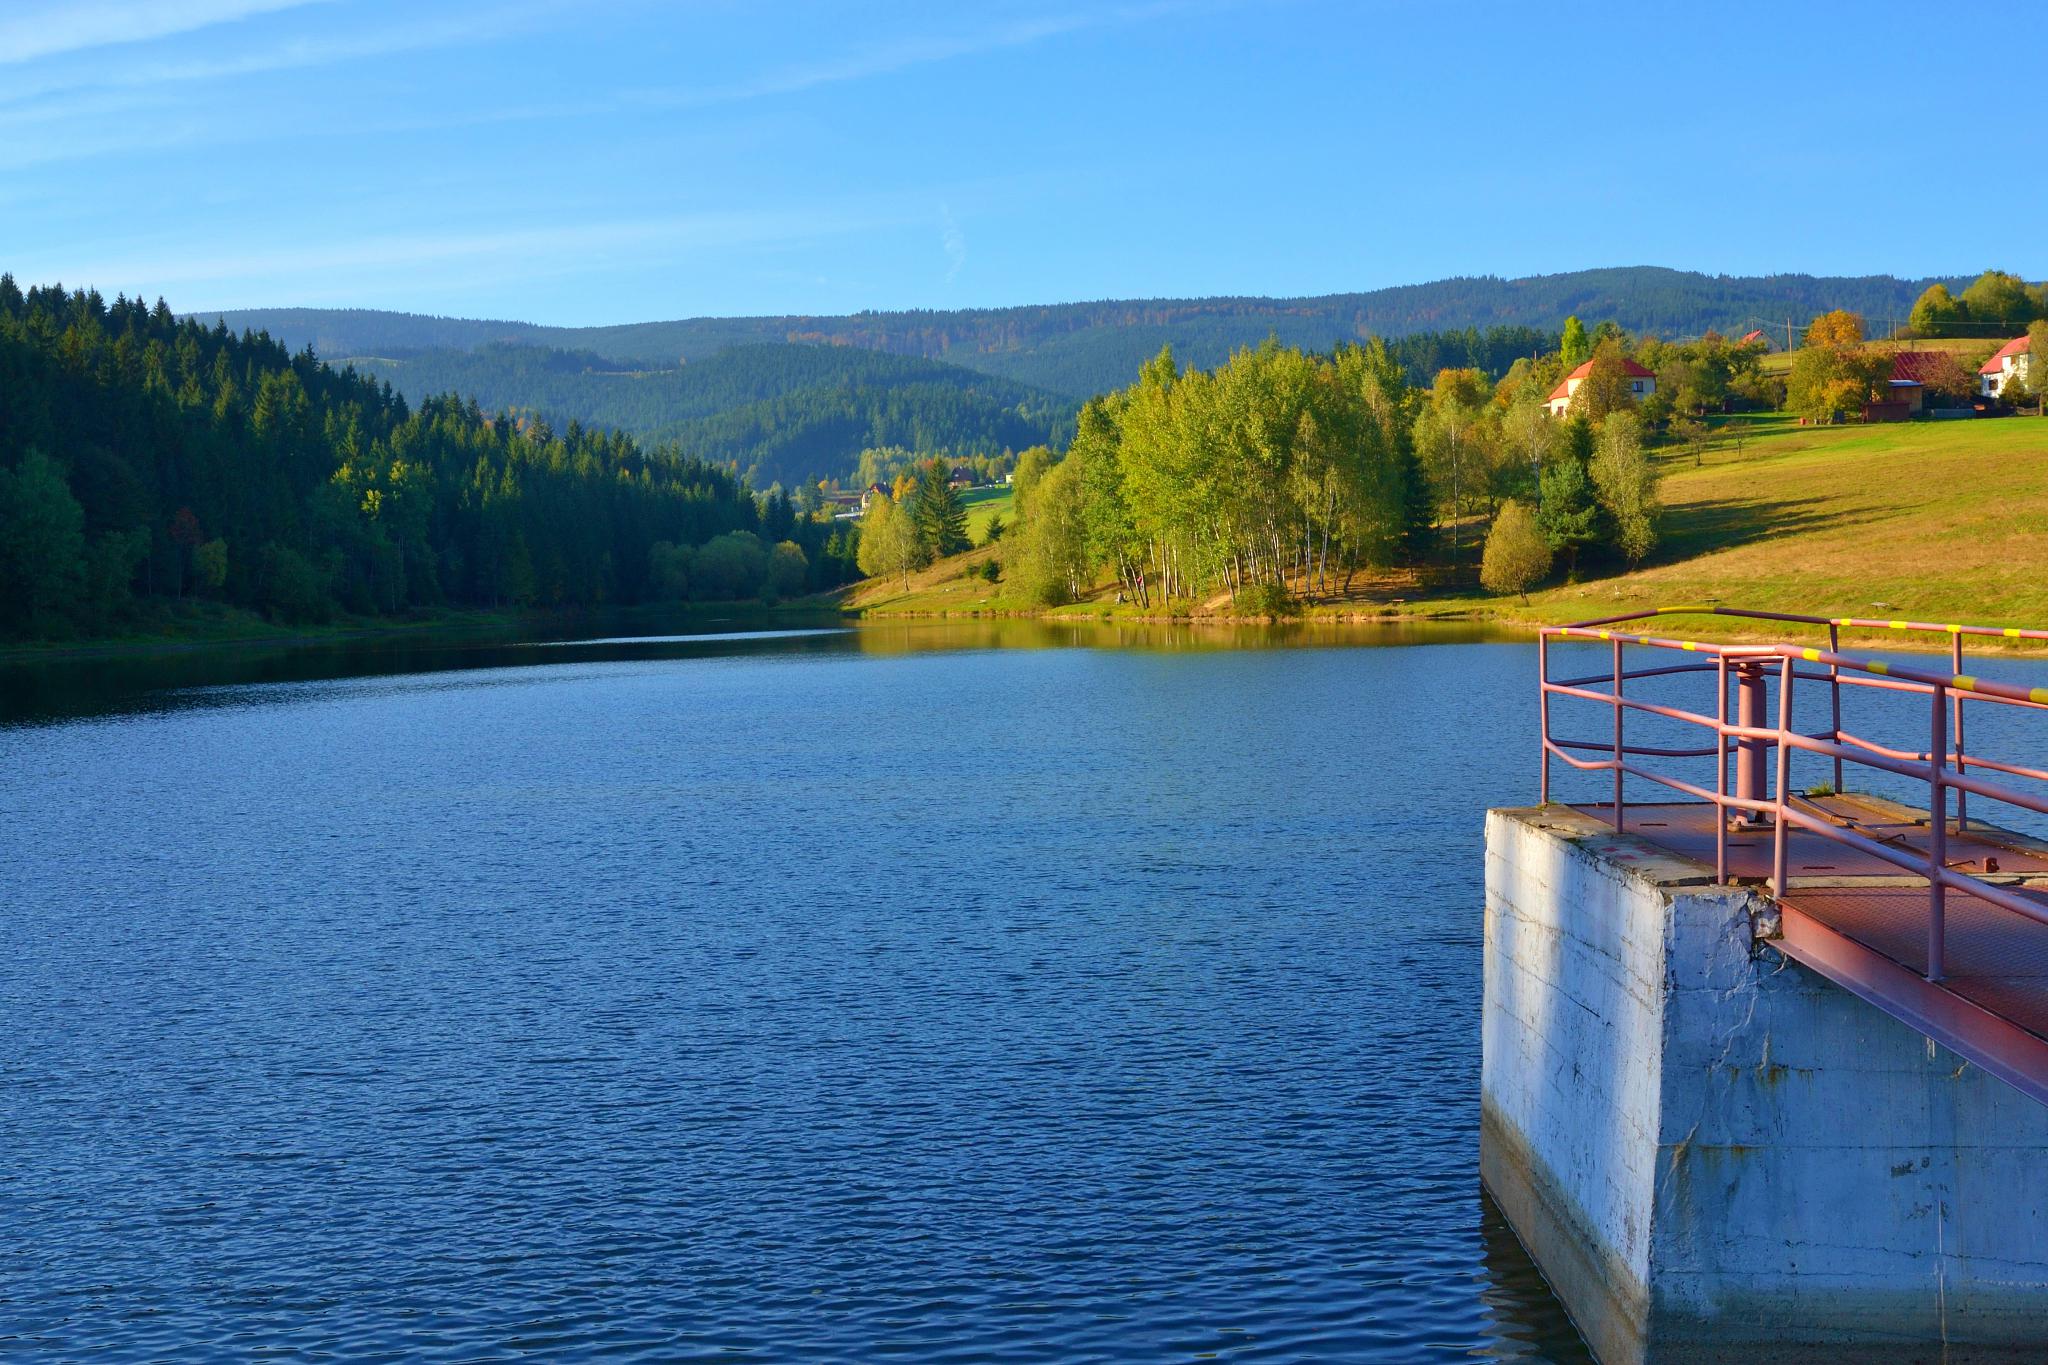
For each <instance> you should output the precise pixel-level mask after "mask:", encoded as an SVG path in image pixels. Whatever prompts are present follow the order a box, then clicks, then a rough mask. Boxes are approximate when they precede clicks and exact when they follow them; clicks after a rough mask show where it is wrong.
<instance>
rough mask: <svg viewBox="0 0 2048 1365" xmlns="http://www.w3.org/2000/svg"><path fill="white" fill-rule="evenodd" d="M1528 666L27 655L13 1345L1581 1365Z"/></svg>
mask: <svg viewBox="0 0 2048 1365" xmlns="http://www.w3.org/2000/svg"><path fill="white" fill-rule="evenodd" d="M1533 671H1534V654H1533V649H1532V648H1531V647H1530V646H1528V645H1526V644H1519V643H1510V642H1499V641H1491V640H1487V639H1484V638H1481V637H1478V636H1476V635H1471V634H1465V635H1458V634H1451V633H1431V632H1428V631H1426V630H1420V629H1415V630H1410V631H1408V632H1406V633H1389V632H1371V631H1367V630H1364V629H1351V630H1345V631H1337V630H1331V631H1328V632H1324V633H1320V634H1318V633H1313V632H1305V631H1299V630H1296V631H1288V630H1260V629H1249V628H1248V629H1241V630H1236V631H1228V632H1215V633H1208V634H1199V633H1195V632H1192V631H1188V630H1174V629H1169V628H1148V627H1121V628H1109V627H1103V628H1091V627H1050V626H1043V625H1038V624H1034V623H1005V624H1000V625H998V624H993V623H983V624H978V625H939V624H930V625H915V624H913V625H893V626H888V625H884V626H874V627H863V628H860V629H855V630H844V629H830V630H822V631H817V632H801V631H800V632H780V633H774V634H767V635H762V634H754V633H750V632H746V631H745V630H744V629H743V623H741V624H740V625H736V626H735V627H734V629H733V630H732V631H730V632H727V633H726V635H725V637H724V638H715V639H702V638H668V639H660V640H651V641H650V640H621V639H612V640H603V641H595V642H592V641H584V642H569V643H516V642H503V641H501V642H492V643H488V644H471V645H467V646H463V645H430V644H417V643H414V644H405V645H392V644H359V645H350V646H337V647H329V648H321V649H295V650H268V651H225V652H222V651H214V652H195V653H191V654H183V655H174V656H168V657H162V658H150V659H142V660H132V659H130V660H122V661H119V662H115V661H109V660H97V661H95V660H85V661H72V662H50V663H42V664H35V665H18V666H14V667H11V668H8V669H4V670H0V708H4V709H0V716H4V719H5V723H4V725H0V816H4V820H5V827H6V831H7V832H6V835H5V841H4V850H0V852H4V860H0V902H4V904H5V905H6V907H7V922H8V926H9V930H10V932H9V935H8V937H9V946H8V952H7V953H6V954H5V955H4V957H0V1015H4V1023H5V1027H4V1028H0V1074H4V1083H5V1091H6V1103H5V1105H4V1106H0V1153H4V1157H0V1162H4V1166H0V1226H4V1227H5V1228H6V1229H7V1232H6V1235H5V1237H4V1239H0V1350H5V1351H7V1352H9V1353H18V1354H22V1355H26V1356H29V1357H37V1356H47V1357H48V1358H53V1359H54V1358H90V1359H94V1360H143V1359H159V1358H164V1357H167V1356H175V1357H179V1358H186V1359H190V1358H203V1357H208V1356H213V1357H244V1356H251V1355H256V1354H262V1353H276V1354H282V1355H286V1356H291V1357H312V1356H316V1355H317V1356H326V1357H332V1358H339V1359H355V1358H377V1357H386V1358H388V1357H392V1356H405V1357H413V1358H422V1359H448V1360H458V1359H459V1360H487V1359H505V1358H511V1357H515V1356H526V1357H528V1358H535V1359H545V1360H576V1359H597V1358H626V1359H645V1360H657V1359H662V1360H666V1359H679V1358H695V1357H699V1356H703V1357H709V1356H725V1355H739V1356H742V1357H744V1358H749V1359H758V1360H783V1361H848V1362H854V1361H862V1362H865V1361H875V1360H884V1359H892V1358H893V1359H903V1360H945V1361H974V1360H1004V1361H1036V1360H1044V1361H1069V1360H1132V1359H1160V1360H1173V1359H1223V1360H1310V1359H1318V1360H1359V1359H1369V1360H1430V1359H1441V1360H1450V1359H1461V1358H1467V1357H1473V1356H1477V1357H1482V1358H1488V1359H1496V1360H1510V1361H1539V1360H1541V1361H1578V1360H1584V1359H1585V1358H1586V1357H1585V1356H1584V1354H1583V1351H1582V1348H1581V1347H1580V1346H1579V1344H1578V1341H1577V1338H1576V1336H1575V1335H1574V1334H1573V1332H1572V1330H1571V1327H1570V1325H1569V1323H1568V1322H1566V1321H1565V1319H1564V1318H1563V1316H1562V1314H1561V1313H1560V1311H1559V1309H1558V1308H1557V1306H1556V1304H1555V1302H1554V1300H1552V1298H1551V1297H1550V1296H1549V1294H1548V1292H1547V1291H1546V1290H1545V1288H1544V1286H1543V1284H1542V1282H1541V1280H1540V1279H1539V1278H1538V1277H1537V1276H1536V1275H1535V1273H1534V1271H1533V1269H1532V1268H1531V1266H1530V1264H1529V1263H1528V1261H1527V1260H1526V1258H1525V1257H1524V1256H1523V1255H1522V1254H1521V1252H1520V1251H1519V1249H1518V1248H1517V1247H1516V1245H1515V1243H1514V1241H1513V1239H1512V1237H1511V1236H1510V1235H1509V1234H1508V1233H1507V1231H1506V1228H1505V1225H1504V1224H1503V1223H1502V1221H1501V1220H1500V1218H1499V1216H1498V1215H1497V1214H1496V1213H1494V1212H1493V1211H1492V1210H1491V1208H1490V1207H1489V1206H1488V1205H1487V1204H1486V1202H1485V1201H1484V1200H1483V1198H1482V1195H1481V1193H1480V1188H1479V1181H1478V1173H1477V1153H1478V1117H1479V1115H1478V1074H1479V1035H1478V1014H1479V1002H1480V909H1481V885H1482V875H1483V868H1482V863H1481V816H1482V812H1483V811H1484V809H1485V808H1486V807H1487V806H1488V805H1490V804H1501V803H1524V802H1527V801H1530V800H1533V799H1534V796H1535V760H1534V740H1533V734H1532V728H1533V724H1534V710H1535V708H1534V698H1533V688H1532V687H1531V686H1530V682H1531V677H1532V674H1533Z"/></svg>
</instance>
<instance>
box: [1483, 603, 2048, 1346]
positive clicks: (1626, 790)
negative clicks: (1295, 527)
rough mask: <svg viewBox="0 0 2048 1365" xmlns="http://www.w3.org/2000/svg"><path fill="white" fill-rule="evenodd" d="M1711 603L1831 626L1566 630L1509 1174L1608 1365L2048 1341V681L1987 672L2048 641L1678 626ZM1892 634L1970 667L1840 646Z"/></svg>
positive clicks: (1486, 1110) (1490, 984) (1491, 1082)
mask: <svg viewBox="0 0 2048 1365" xmlns="http://www.w3.org/2000/svg"><path fill="white" fill-rule="evenodd" d="M1691 613H1704V614H1713V615H1717V616H1732V617H1739V618H1743V619H1744V620H1745V622H1746V623H1748V622H1768V623H1770V628H1771V629H1772V630H1774V631H1778V630H1785V628H1787V627H1791V628H1795V629H1798V630H1803V631H1807V632H1809V633H1814V634H1817V633H1818V632H1820V631H1822V630H1825V631H1826V633H1827V637H1828V643H1827V646H1826V647H1819V646H1817V645H1806V644H1803V643H1770V644H1738V645H1717V644H1708V643H1704V642H1700V641H1694V640H1689V639H1682V638H1667V637H1662V636H1656V635H1648V634H1637V633H1632V632H1626V631H1622V630H1618V629H1615V627H1616V626H1618V625H1621V624H1623V623H1624V622H1629V621H1633V620H1634V619H1635V618H1632V617H1631V618H1618V619H1616V620H1611V621H1595V622H1589V623H1586V624H1585V625H1581V626H1572V627H1556V628H1550V629H1547V630H1546V631H1545V632H1544V636H1543V640H1542V644H1541V646H1540V648H1539V668H1540V671H1541V679H1540V682H1539V696H1540V712H1541V717H1542V732H1543V733H1542V737H1541V746H1540V752H1541V763H1542V773H1541V777H1540V784H1539V793H1538V794H1539V801H1538V803H1537V804H1535V805H1533V806H1529V807H1525V808H1519V809H1499V810H1494V811H1491V812H1489V813H1488V816H1487V825H1486V841H1487V852H1486V909H1485V948H1484V957H1485V991H1484V1006H1483V1015H1482V1019H1483V1022H1482V1030H1483V1040H1482V1043H1483V1046H1482V1050H1483V1064H1482V1080H1481V1087H1482V1132H1481V1177H1482V1180H1483V1182H1484V1184H1485V1185H1486V1188H1487V1189H1488V1191H1489V1193H1490V1194H1491V1195H1492V1197H1493V1199H1494V1200H1495V1202H1496V1203H1497V1204H1498V1205H1499V1206H1500V1208H1501V1210H1502V1211H1503V1213H1504V1214H1505V1215H1506V1217H1507V1219H1508V1221H1509V1223H1510V1224H1511V1225H1512V1226H1513V1228H1514V1229H1515V1232H1516V1235H1517V1236H1518V1237H1519V1238H1520V1239H1521V1240H1522V1242H1523V1244H1524V1246H1525V1247H1526V1248H1527V1249H1528V1250H1529V1251H1530V1253H1531V1255H1532V1256H1533V1258H1534V1259H1535V1260H1536V1262H1537V1263H1538V1265H1539V1266H1540V1267H1541V1269H1542V1271H1543V1273H1544V1276H1545V1278H1546V1279H1548V1280H1549V1282H1550V1283H1551V1286H1552V1288H1553V1289H1554V1290H1555V1291H1556V1292H1557V1294H1558V1296H1559V1297H1560V1299H1561V1300H1562V1301H1563V1302H1564V1304H1565V1306H1566V1308H1567V1310H1568V1311H1569V1312H1570V1314H1571V1315H1572V1318H1573V1320H1574V1321H1575V1322H1576V1323H1577V1324H1578V1326H1579V1328H1580V1330H1581V1332H1582V1333H1583V1334H1584V1335H1585V1337H1586V1339H1587V1341H1588V1344H1589V1345H1590V1346H1591V1347H1592V1349H1593V1350H1594V1352H1595V1353H1596V1355H1598V1357H1599V1358H1600V1359H1601V1360H1602V1361H1603V1362H1605V1363H1606V1365H1617V1362H1629V1363H1633V1362H1689V1361H1721V1360H1731V1361H1732V1360H1744V1361H1806V1360H1841V1359H1855V1360H1870V1361H1900V1362H1904V1361H1919V1360H1927V1361H1936V1360H1944V1361H1960V1360H2015V1361H2016V1360H2039V1359H2042V1358H2048V843H2043V842H2042V841H2040V840H2039V839H2037V838H2036V837H2033V836H2032V835H2031V834H2030V833H2029V832H2028V829H2026V828H2010V827H2008V823H2010V824H2017V825H2021V826H2030V825H2032V826H2038V823H2039V822H2038V817H2039V816H2041V815H2043V814H2048V800H2044V799H2043V795H2042V788H2041V786H2039V785H2021V784H2043V783H2048V772H2044V771H2042V770H2041V769H2040V768H2039V767H2030V766H2028V765H2027V764H2025V763H2023V762H2020V761H2016V759H2015V754H2019V753H2029V752H2030V753H2036V754H2038V752H2039V750H2040V747H2041V746H2042V744H2043V743H2044V741H2048V715H2043V714H2042V712H2043V711H2048V690H2043V689H2033V690H2031V691H2030V690H2028V689H2024V688H2017V687H2013V686H2010V685H2007V684H2001V683H1998V682H1996V681H1993V680H1991V679H1989V678H1985V677H1979V676H1975V675H1972V674H1970V673H1966V672H1965V671H1964V668H1963V662H1964V660H1963V654H1964V648H1965V642H1966V641H1967V640H1969V639H1972V638H1975V637H1981V636H1993V637H1999V638H2001V639H2004V640H2040V639H2048V632H2038V631H2021V630H2017V629H2013V628H1994V627H1973V626H1960V625H1928V624H1924V623H1917V622H1892V621H1882V622H1880V621H1862V620H1857V619H1853V618H1832V619H1831V618H1818V617H1795V616H1788V615H1785V614H1780V613H1756V612H1743V611H1739V610H1735V609H1730V608H1725V607H1712V606H1710V607H1690V608H1667V609H1664V611H1662V612H1661V613H1655V614H1658V615H1680V614H1691ZM1745 628H1746V629H1754V628H1755V627H1754V626H1753V625H1747V624H1746V625H1745ZM1880 628H1882V629H1889V630H1897V631H1901V632H1907V633H1916V632H1922V631H1934V632H1939V633H1940V634H1942V635H1944V636H1946V637H1947V642H1948V646H1949V655H1950V657H1949V661H1948V662H1949V664H1950V668H1949V669H1948V670H1945V671H1943V670H1940V668H1939V663H1938V656H1937V661H1936V662H1935V663H1934V666H1933V667H1920V666H1917V665H1908V664H1903V663H1892V662H1888V661H1885V660H1879V659H1867V658H1852V657H1850V656H1847V655H1845V654H1843V653H1841V651H1840V647H1839V636H1840V632H1841V631H1842V630H1844V629H1880ZM1787 633H1791V632H1790V631H1787ZM1567 661H1569V662H1568V665H1567V666H1579V667H1582V668H1583V670H1584V671H1583V672H1582V674H1581V675H1580V676H1567V677H1558V676H1555V668H1554V665H1559V664H1566V663H1567ZM1589 664H1590V666H1587V665H1589ZM1991 712H1995V713H1996V714H1995V716H1994V715H1991V714H1986V713H1991ZM1973 713H1975V714H1973ZM1567 716H1568V717H1569V720H1567V719H1566V717H1567ZM1970 720H1979V721H1982V722H1989V723H1985V724H1982V725H1981V727H1980V733H1981V732H1982V731H1987V730H1988V731H1991V732H1992V734H1993V739H1992V742H1990V743H1987V744H1985V745H1982V746H1980V748H1981V750H1982V751H1981V752H1978V751H1973V750H1971V749H1968V748H1966V747H1965V746H1964V743H1963V740H1964V734H1965V725H1966V722H1967V721H1970ZM1554 725H1557V726H1560V727H1563V726H1576V727H1577V728H1576V729H1575V730H1572V731H1571V732H1569V733H1567V732H1566V731H1565V730H1564V729H1563V728H1559V729H1556V730H1554V729H1553V726H1554ZM1852 727H1853V728H1852ZM1589 731H1590V733H1591V734H1592V735H1593V736H1596V737H1588V733H1589ZM1880 731H1882V733H1879V732H1880ZM2036 761H2037V762H2038V760H2036ZM1554 766H1556V767H1558V768H1560V769H1562V770H1563V771H1565V772H1576V773H1580V774H1588V775H1595V776H1594V777H1593V780H1594V781H1595V782H1596V783H1597V784H1598V787H1599V790H1598V793H1597V795H1598V796H1599V797H1601V798H1604V799H1596V800H1593V801H1585V800H1580V801H1577V802H1570V803H1567V802H1562V801H1553V800H1552V799H1551V797H1552V791H1551V786H1552V772H1553V767H1554ZM1802 774H1803V775H1805V776H1818V777H1819V778H1820V779H1821V780H1820V781H1817V782H1812V783H1810V784H1806V785H1802V783H1801V781H1800V780H1798V779H1800V778H1801V777H1802ZM1852 778H1853V779H1854V781H1853V782H1849V783H1846V784H1845V779H1852ZM1579 780H1581V781H1584V780H1586V779H1584V778H1581V779H1579ZM1851 787H1854V788H1856V790H1853V791H1852V790H1851ZM1865 788H1869V789H1870V790H1865ZM1879 788H1881V789H1882V790H1877V789H1879ZM1972 796H1974V797H1976V798H1977V800H1976V802H1975V808H1976V810H1975V814H1973V813H1972V807H1971V802H1970V798H1971V797H1972ZM1674 797H1675V798H1677V799H1673V798H1674ZM1916 797H1917V800H1916V799H1915V798H1916ZM1646 798H1647V799H1646ZM1987 807H1990V808H1994V809H1998V810H2000V811H2001V812H2005V811H2009V812H2011V813H2012V815H2011V817H2010V819H2009V820H2008V821H2007V822H2003V823H1992V822H1990V821H1987V820H1985V819H1984V818H1982V817H1983V813H1984V811H1985V809H1986V808H1987Z"/></svg>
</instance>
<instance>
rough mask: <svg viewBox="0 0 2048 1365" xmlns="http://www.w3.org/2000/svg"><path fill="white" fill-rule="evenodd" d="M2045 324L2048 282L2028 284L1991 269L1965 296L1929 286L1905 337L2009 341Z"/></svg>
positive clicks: (1944, 287) (1915, 306) (1909, 320)
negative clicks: (2043, 322) (2040, 324)
mask: <svg viewBox="0 0 2048 1365" xmlns="http://www.w3.org/2000/svg"><path fill="white" fill-rule="evenodd" d="M2042 319H2048V282H2044V283H2039V284H2028V283H2027V282H2026V281H2025V280H2023V279H2021V278H2020V277H2019V276H2017V275H2011V274H2007V273H2006V272H2005V271H2003V270H1987V271H1985V272H1984V273H1983V274H1982V275H1979V276H1978V277H1977V278H1976V279H1975V280H1973V281H1972V282H1971V283H1970V286H1969V287H1968V288H1967V289H1965V290H1963V292H1962V294H1961V295H1960V296H1958V295H1956V294H1954V293H1953V292H1951V291H1950V289H1949V287H1948V286H1947V285H1945V284H1931V285H1929V286H1928V287H1927V289H1926V291H1925V292H1924V293H1922V294H1921V295H1920V297H1919V298H1918V299H1916V300H1914V302H1913V311H1912V313H1911V314H1910V315H1909V316H1908V318H1907V320H1906V331H1905V333H1904V336H1905V337H1907V338H1919V337H1998V338H2000V339H2006V338H2010V337H2013V336H2015V335H2017V334H2018V333H2020V332H2024V331H2026V330H2027V327H2028V325H2029V324H2031V323H2034V322H2039V321H2041V320H2042Z"/></svg>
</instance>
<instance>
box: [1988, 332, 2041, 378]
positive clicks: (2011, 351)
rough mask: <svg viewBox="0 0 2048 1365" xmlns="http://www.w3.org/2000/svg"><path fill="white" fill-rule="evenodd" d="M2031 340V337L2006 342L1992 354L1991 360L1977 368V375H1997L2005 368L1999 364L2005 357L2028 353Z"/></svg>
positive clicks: (2016, 338)
mask: <svg viewBox="0 0 2048 1365" xmlns="http://www.w3.org/2000/svg"><path fill="white" fill-rule="evenodd" d="M2032 340H2033V338H2032V337H2014V338H2013V339H2012V340H2011V341H2008V342H2006V343H2005V345H2003V346H2001V347H1999V348H1998V349H1997V351H1995V352H1993V353H1992V356H1991V359H1989V360H1987V361H1985V362H1984V363H1983V364H1982V365H1981V366H1979V367H1978V369H1977V373H1978V374H1997V373H1998V372H1999V371H2000V370H2002V369H2004V368H2005V366H2004V365H2002V364H2000V363H1999V362H2000V361H2002V360H2004V359H2005V358H2006V357H2007V356H2014V355H2025V354H2026V353H2027V351H2028V343H2029V342H2031V341H2032Z"/></svg>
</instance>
